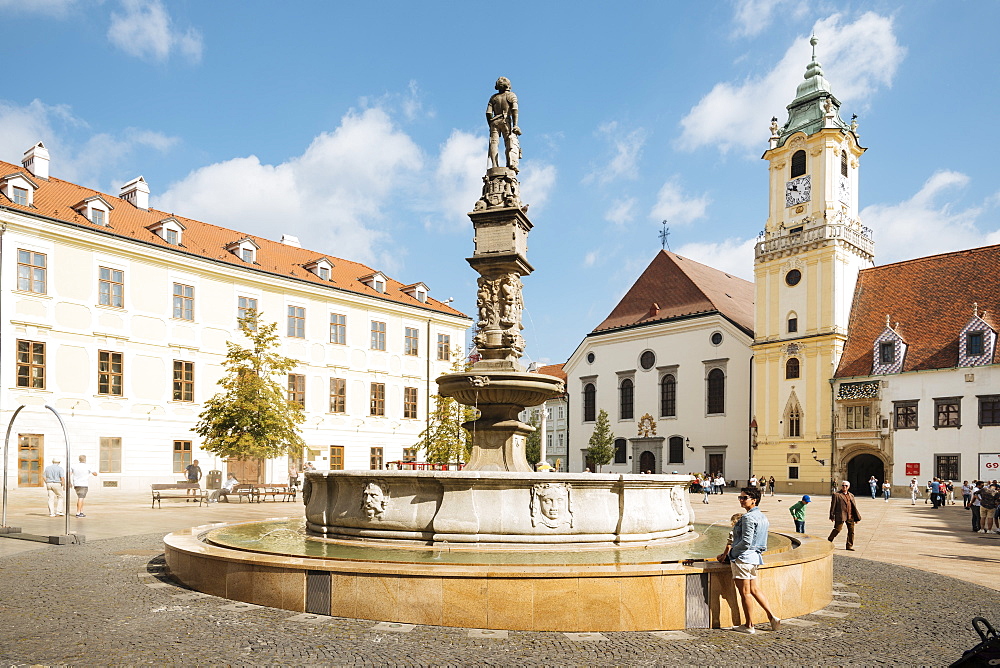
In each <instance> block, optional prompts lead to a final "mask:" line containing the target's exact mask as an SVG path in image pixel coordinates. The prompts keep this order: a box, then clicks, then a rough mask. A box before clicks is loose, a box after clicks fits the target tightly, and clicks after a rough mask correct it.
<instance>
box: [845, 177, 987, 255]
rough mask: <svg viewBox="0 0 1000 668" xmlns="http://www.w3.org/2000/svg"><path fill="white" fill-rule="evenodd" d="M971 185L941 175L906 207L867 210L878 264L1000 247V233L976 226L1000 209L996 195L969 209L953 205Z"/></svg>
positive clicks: (863, 214) (902, 204)
mask: <svg viewBox="0 0 1000 668" xmlns="http://www.w3.org/2000/svg"><path fill="white" fill-rule="evenodd" d="M969 180H970V179H969V177H968V176H966V175H965V174H962V173H960V172H952V171H940V172H937V173H935V174H933V175H932V176H931V177H930V178H929V179H927V181H926V182H925V183H924V185H923V187H921V189H920V190H919V191H918V192H917V193H916V194H915V195H914V196H913V197H911V198H910V199H908V200H906V201H904V202H900V203H899V204H873V205H871V206H868V207H865V209H864V210H863V211H862V212H861V220H862V221H863V222H864V224H865V225H867V226H868V227H870V228H871V229H872V230H873V231H874V235H875V242H876V245H875V257H876V260H877V262H878V263H879V264H887V263H890V262H896V261H899V260H909V259H912V258H916V257H923V256H925V255H932V254H937V253H947V252H949V251H955V250H961V249H965V248H974V247H976V246H983V245H988V244H995V243H1000V228H996V227H995V228H994V229H992V230H983V229H980V227H979V224H978V223H979V220H980V218H981V217H982V215H983V213H984V212H985V211H986V210H988V209H990V208H993V207H995V206H996V204H997V203H998V199H997V195H993V196H991V197H989V198H988V199H987V200H986V202H984V203H982V204H981V205H979V206H972V207H967V208H961V207H958V206H956V204H955V202H954V199H953V198H954V197H955V196H957V195H958V194H959V192H960V191H962V190H963V189H965V187H966V186H967V185H968V183H969Z"/></svg>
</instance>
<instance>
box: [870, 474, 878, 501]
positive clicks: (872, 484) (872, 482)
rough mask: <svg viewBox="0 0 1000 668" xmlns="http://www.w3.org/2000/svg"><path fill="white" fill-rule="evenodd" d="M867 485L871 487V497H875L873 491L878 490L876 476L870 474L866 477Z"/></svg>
mask: <svg viewBox="0 0 1000 668" xmlns="http://www.w3.org/2000/svg"><path fill="white" fill-rule="evenodd" d="M868 486H869V487H871V488H872V498H873V499H874V498H875V492H876V490H878V478H876V477H875V476H872V477H871V478H868Z"/></svg>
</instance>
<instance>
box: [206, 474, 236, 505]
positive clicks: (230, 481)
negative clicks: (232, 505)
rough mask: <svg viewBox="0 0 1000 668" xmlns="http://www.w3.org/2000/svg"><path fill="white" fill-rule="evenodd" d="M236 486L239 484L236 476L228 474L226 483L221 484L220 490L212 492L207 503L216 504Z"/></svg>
mask: <svg viewBox="0 0 1000 668" xmlns="http://www.w3.org/2000/svg"><path fill="white" fill-rule="evenodd" d="M238 484H240V481H239V480H237V479H236V476H235V475H234V474H232V473H230V474H229V477H228V478H226V482H224V483H222V488H221V489H213V490H212V494H211V495H210V496H209V497H208V502H209V503H218V502H219V497H220V496H222V495H223V494H227V493H229V492H231V491H233V487H236V485H238Z"/></svg>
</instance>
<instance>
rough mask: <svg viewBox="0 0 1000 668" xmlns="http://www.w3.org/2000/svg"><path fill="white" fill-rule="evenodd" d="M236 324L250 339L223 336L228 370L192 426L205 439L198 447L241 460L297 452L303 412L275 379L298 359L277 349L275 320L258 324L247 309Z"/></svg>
mask: <svg viewBox="0 0 1000 668" xmlns="http://www.w3.org/2000/svg"><path fill="white" fill-rule="evenodd" d="M239 326H240V332H241V333H242V334H243V335H244V336H245V337H247V339H249V342H250V345H249V347H245V346H242V345H240V344H239V343H235V342H233V341H227V342H226V348H227V352H226V361H225V362H223V366H224V367H225V369H226V375H225V376H223V377H222V379H221V380H219V385H221V386H222V388H223V391H222V392H219V393H218V394H216V395H215V396H214V397H212V398H211V399H209V400H208V401H207V402H206V404H205V410H203V411H202V412H201V414H200V415H199V416H198V424H197V425H196V426H195V432H196V433H197V434H198V435H199V436H201V437H202V438H203V439H204V440H203V443H202V449H204V450H207V451H209V452H212V453H214V454H216V455H218V456H219V457H223V458H233V459H245V460H250V459H268V458H271V457H277V456H279V455H286V454H293V455H297V454H298V453H300V452H301V451H302V448H303V447H304V445H305V442H304V441H303V440H302V436H300V435H299V430H298V425H299V424H301V423H302V421H303V420H305V415H304V414H303V412H302V406H301V405H300V404H298V403H296V402H290V401H288V397H287V391H286V389H285V388H284V387H283V386H282V385H281V384H280V383H278V382H277V381H276V380H275V379H274V376H275V375H277V374H287V373H288V372H289V371H291V370H292V369H293V368H295V365H296V364H297V362H296V361H295V360H294V359H292V358H290V357H283V356H282V355H279V354H278V353H277V352H275V349H276V348H277V347H278V346H279V342H278V335H277V334H276V332H277V329H278V325H277V323H273V322H272V323H268V324H262V323H261V322H260V321H259V316H258V314H257V313H256V312H255V311H249V312H248V313H247V316H246V317H245V318H240V320H239Z"/></svg>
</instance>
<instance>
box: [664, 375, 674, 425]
mask: <svg viewBox="0 0 1000 668" xmlns="http://www.w3.org/2000/svg"><path fill="white" fill-rule="evenodd" d="M660 417H677V380H676V379H674V376H673V374H670V373H668V374H667V375H666V376H664V377H663V380H661V381H660Z"/></svg>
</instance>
